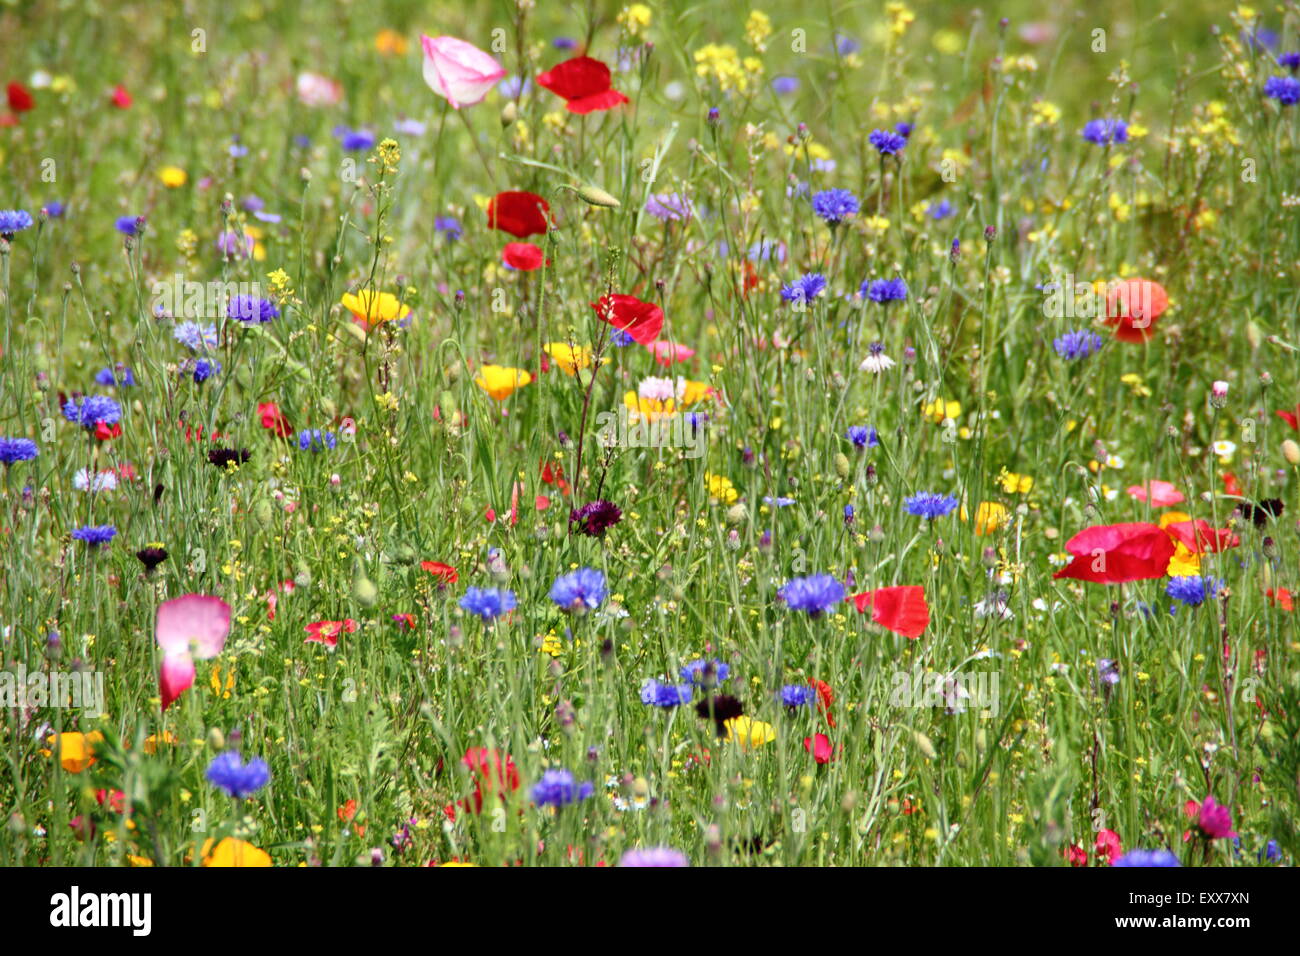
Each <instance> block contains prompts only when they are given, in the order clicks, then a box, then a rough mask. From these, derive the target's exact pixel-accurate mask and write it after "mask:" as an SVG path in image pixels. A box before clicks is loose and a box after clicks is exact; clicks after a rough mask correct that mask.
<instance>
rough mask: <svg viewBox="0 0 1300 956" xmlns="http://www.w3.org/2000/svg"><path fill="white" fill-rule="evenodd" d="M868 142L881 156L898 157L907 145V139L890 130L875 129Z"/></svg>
mask: <svg viewBox="0 0 1300 956" xmlns="http://www.w3.org/2000/svg"><path fill="white" fill-rule="evenodd" d="M867 141H868V142H870V143H871V145H872V146H874V147H875V148H876V152H878V153H879V154H880V155H881V156H896V155H898V154H899V153H901V152H902V151H903V147H904V146H906V145H907V137H906V136H903V135H902V134H901V133H896V132H894V131H893V130H888V129H873V130H872V131H871V135H869V136H868V137H867Z"/></svg>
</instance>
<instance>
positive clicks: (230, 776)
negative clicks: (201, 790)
mask: <svg viewBox="0 0 1300 956" xmlns="http://www.w3.org/2000/svg"><path fill="white" fill-rule="evenodd" d="M203 776H204V778H205V779H206V780H207V781H208V783H210V784H212V785H213V786H214V787H218V788H220V789H221V790H224V791H226V793H228V794H230V795H231V796H232V797H234V798H235V799H236V800H247V799H248V798H249V797H251V796H252V795H253V794H255V793H256V792H257V791H259V790H261V789H262V788H263V787H265V786H266V785H267V784H268V783H270V782H271V768H270V767H268V766H267V765H266V761H265V760H263V759H262V758H261V757H254V758H253V759H252V760H250V761H248V763H244V758H243V757H241V756H240V755H239V751H238V750H226V751H223V752H221V753H219V754H217V755H216V756H215V757H213V758H212V763H210V764H208V769H207V771H206V772H205V773H204V774H203Z"/></svg>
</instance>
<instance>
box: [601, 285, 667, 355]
mask: <svg viewBox="0 0 1300 956" xmlns="http://www.w3.org/2000/svg"><path fill="white" fill-rule="evenodd" d="M591 307H592V308H593V309H595V310H596V315H597V316H598V317H599V318H600V320H601V321H602V322H608V323H609V324H610V325H612V326H614V328H616V329H622V330H623V331H624V332H626V333H628V334H629V335H631V336H632V338H633V339H635V340H636V341H637V342H639V343H640V344H641V345H649V344H650V343H651V342H653V341H654V340H655V339H657V338H658V337H659V333H660V332H661V331H662V330H663V327H664V310H663V309H661V308H659V306H657V305H655V304H654V303H653V302H642V301H641V300H640V299H638V298H637V297H636V296H631V295H621V294H615V295H602V296H601V297H600V301H598V302H593V303H591Z"/></svg>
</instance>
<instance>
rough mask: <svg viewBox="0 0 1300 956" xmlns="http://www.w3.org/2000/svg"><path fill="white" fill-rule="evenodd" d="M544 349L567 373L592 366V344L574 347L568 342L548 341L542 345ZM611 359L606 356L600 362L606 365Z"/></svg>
mask: <svg viewBox="0 0 1300 956" xmlns="http://www.w3.org/2000/svg"><path fill="white" fill-rule="evenodd" d="M542 351H543V352H545V353H546V354H547V355H549V356H550V357H551V358H553V359H555V364H556V365H558V366H559V367H560V369H561V371H563V372H564V374H565V375H573V374H574V373H575V372H576V371H577V370H578V369H580V368H591V361H592V360H591V346H590V345H580V346H578V347H577V348H574V347H573V346H572V345H570V344H569V343H568V342H547V343H546V344H545V345H543V346H542ZM608 361H609V356H604V357H603V358H602V359H601V360H600V364H601V365H604V364H605V363H607V362H608Z"/></svg>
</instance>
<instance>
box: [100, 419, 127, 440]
mask: <svg viewBox="0 0 1300 956" xmlns="http://www.w3.org/2000/svg"><path fill="white" fill-rule="evenodd" d="M95 437H96V438H98V439H99V440H100V441H108V440H109V439H110V438H121V437H122V426H121V425H120V424H117V425H109V424H108V423H107V422H95Z"/></svg>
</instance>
